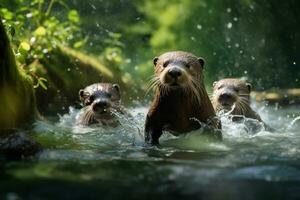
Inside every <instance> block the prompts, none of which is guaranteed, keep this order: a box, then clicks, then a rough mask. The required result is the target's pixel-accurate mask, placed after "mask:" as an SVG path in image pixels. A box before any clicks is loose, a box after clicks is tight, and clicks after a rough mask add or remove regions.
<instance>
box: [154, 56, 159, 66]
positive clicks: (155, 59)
mask: <svg viewBox="0 0 300 200" xmlns="http://www.w3.org/2000/svg"><path fill="white" fill-rule="evenodd" d="M157 61H158V57H155V58H153V64H154V65H155V66H156V64H157Z"/></svg>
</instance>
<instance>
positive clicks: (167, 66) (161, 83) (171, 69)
mask: <svg viewBox="0 0 300 200" xmlns="http://www.w3.org/2000/svg"><path fill="white" fill-rule="evenodd" d="M153 63H154V68H155V70H154V76H153V79H152V81H151V84H150V87H149V88H150V89H152V88H153V89H155V94H154V99H153V101H152V104H151V107H150V108H149V111H148V114H147V116H146V122H145V143H146V145H151V146H152V145H158V144H159V137H160V136H161V135H162V132H163V131H164V130H166V131H169V132H171V133H172V134H174V135H178V134H182V133H186V132H189V131H192V130H196V129H199V128H201V127H203V128H204V126H203V124H202V123H205V124H207V125H208V126H209V127H213V128H220V127H221V125H220V122H219V121H218V120H217V119H216V118H215V116H216V115H215V111H214V109H213V106H212V104H211V102H210V99H209V97H208V94H207V92H206V90H205V87H204V82H203V67H204V60H203V58H201V57H196V56H195V55H193V54H191V53H188V52H183V51H173V52H167V53H164V54H162V55H160V56H159V57H155V58H154V59H153ZM199 122H201V123H199ZM211 133H213V132H211ZM214 136H216V137H217V138H218V139H220V138H221V137H222V136H221V133H220V132H218V134H216V135H214Z"/></svg>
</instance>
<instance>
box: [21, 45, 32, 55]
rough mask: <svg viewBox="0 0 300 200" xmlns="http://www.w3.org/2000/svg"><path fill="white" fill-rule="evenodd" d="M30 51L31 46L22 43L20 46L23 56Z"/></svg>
mask: <svg viewBox="0 0 300 200" xmlns="http://www.w3.org/2000/svg"><path fill="white" fill-rule="evenodd" d="M28 51H30V44H28V43H27V42H21V43H20V45H19V52H20V53H21V54H22V55H26V54H27V52H28Z"/></svg>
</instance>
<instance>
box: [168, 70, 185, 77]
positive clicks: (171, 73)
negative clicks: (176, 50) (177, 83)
mask: <svg viewBox="0 0 300 200" xmlns="http://www.w3.org/2000/svg"><path fill="white" fill-rule="evenodd" d="M168 75H169V76H170V77H172V78H174V79H177V78H178V77H180V76H181V75H182V72H181V69H179V68H171V69H169V71H168Z"/></svg>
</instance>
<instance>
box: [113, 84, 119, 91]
mask: <svg viewBox="0 0 300 200" xmlns="http://www.w3.org/2000/svg"><path fill="white" fill-rule="evenodd" d="M113 87H114V88H115V89H116V90H117V91H118V92H120V86H119V85H118V84H113Z"/></svg>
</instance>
